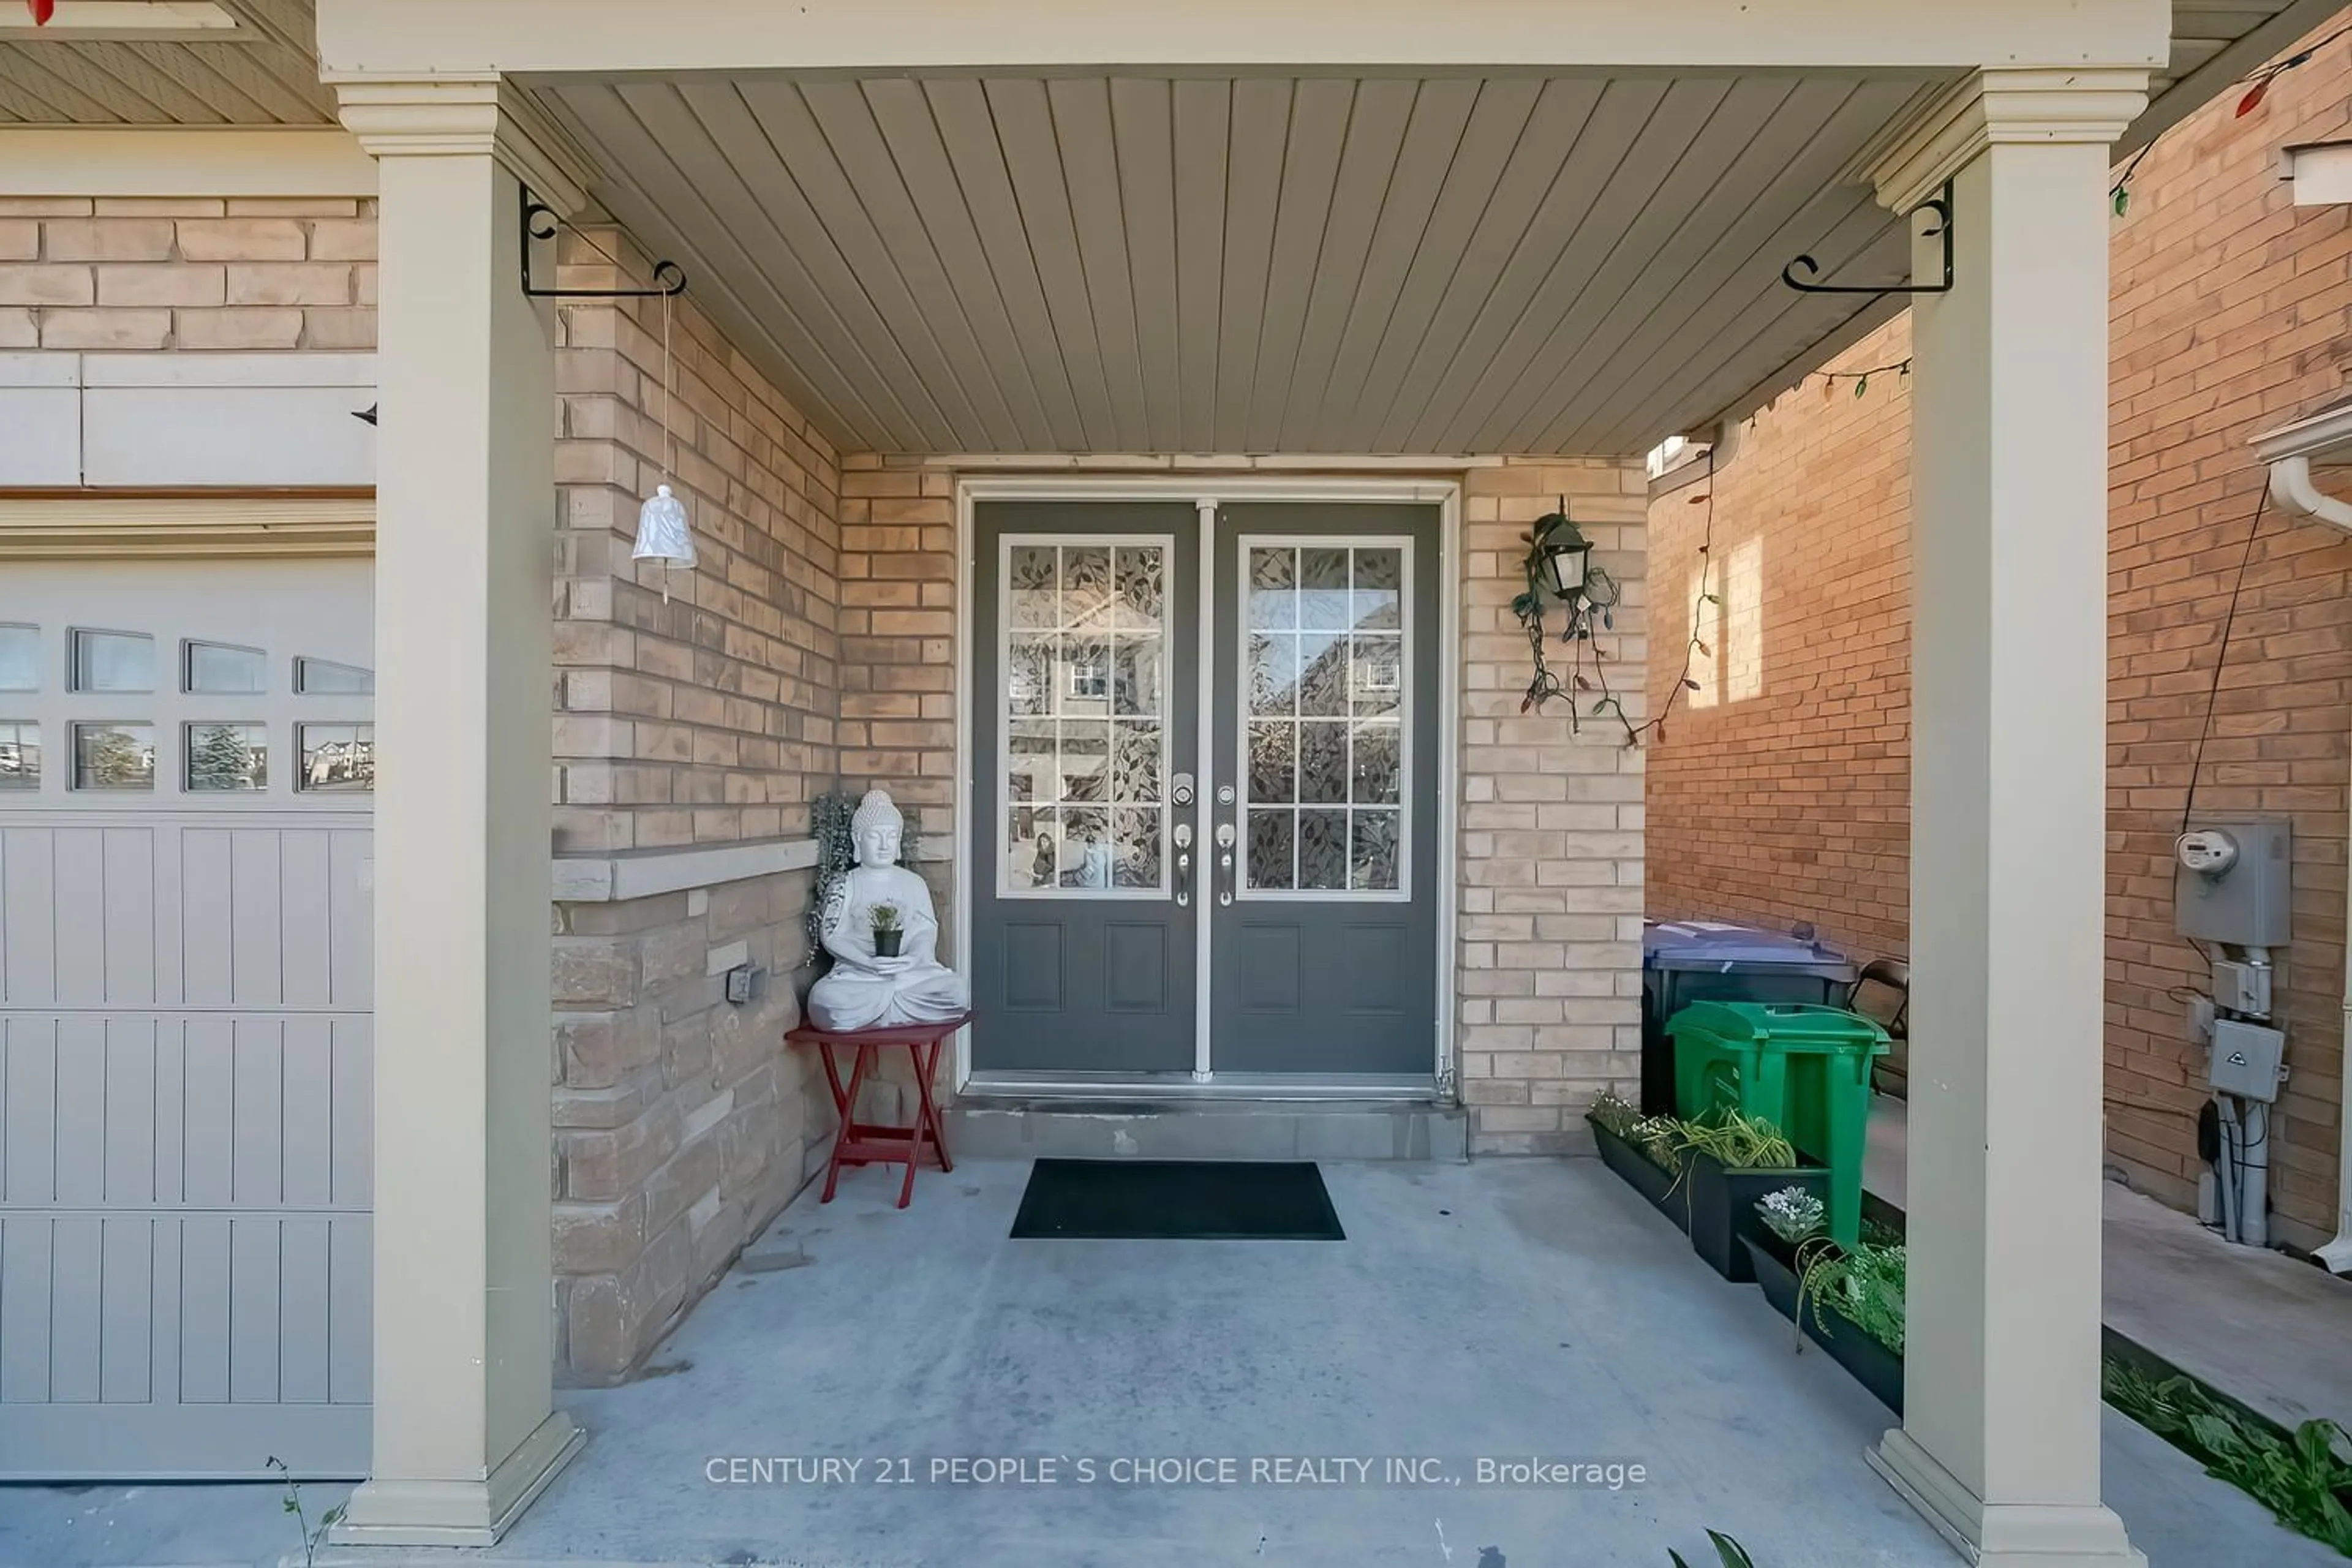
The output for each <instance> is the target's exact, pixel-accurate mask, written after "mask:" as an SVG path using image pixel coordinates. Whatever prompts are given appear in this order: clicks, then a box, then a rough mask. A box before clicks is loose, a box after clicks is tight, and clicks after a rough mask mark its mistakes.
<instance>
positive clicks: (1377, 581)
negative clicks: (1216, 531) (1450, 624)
mask: <svg viewBox="0 0 2352 1568" xmlns="http://www.w3.org/2000/svg"><path fill="white" fill-rule="evenodd" d="M1245 575H1246V578H1247V585H1246V588H1245V590H1244V592H1245V595H1246V600H1245V604H1244V613H1243V616H1242V623H1243V626H1244V628H1245V629H1244V633H1243V636H1244V646H1243V649H1242V655H1243V677H1242V681H1243V692H1244V700H1245V701H1246V703H1247V707H1248V711H1247V714H1246V715H1245V717H1244V732H1243V743H1244V749H1245V763H1244V767H1243V769H1242V774H1243V783H1244V786H1245V787H1246V789H1247V791H1248V794H1247V796H1246V801H1247V808H1248V817H1247V822H1248V829H1247V832H1246V833H1245V834H1244V864H1245V874H1244V879H1243V882H1244V887H1245V888H1246V889H1253V890H1256V891H1265V892H1281V891H1299V892H1359V893H1394V892H1397V891H1399V890H1401V889H1402V886H1403V882H1402V854H1401V850H1400V845H1401V843H1402V838H1403V834H1404V818H1403V812H1404V806H1403V769H1404V744H1405V742H1404V636H1405V631H1406V627H1405V624H1404V592H1405V582H1404V578H1405V558H1404V551H1403V549H1402V547H1399V546H1385V545H1384V546H1379V547H1371V546H1358V545H1336V544H1319V543H1304V544H1264V545H1255V546H1252V547H1251V549H1250V551H1249V554H1248V562H1247V570H1246V574H1245Z"/></svg>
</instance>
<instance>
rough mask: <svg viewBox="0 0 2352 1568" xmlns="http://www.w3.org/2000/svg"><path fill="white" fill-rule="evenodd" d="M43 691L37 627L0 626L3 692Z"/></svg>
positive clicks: (0, 679) (0, 666)
mask: <svg viewBox="0 0 2352 1568" xmlns="http://www.w3.org/2000/svg"><path fill="white" fill-rule="evenodd" d="M39 689H41V632H40V628H39V627H38V626H0V691H38V690H39Z"/></svg>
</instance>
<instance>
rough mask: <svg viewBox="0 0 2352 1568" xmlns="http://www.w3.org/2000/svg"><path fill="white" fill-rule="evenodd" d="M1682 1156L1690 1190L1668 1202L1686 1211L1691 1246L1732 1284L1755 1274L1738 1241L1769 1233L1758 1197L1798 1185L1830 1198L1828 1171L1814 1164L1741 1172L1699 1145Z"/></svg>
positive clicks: (1685, 1178) (1757, 1238) (1741, 1283)
mask: <svg viewBox="0 0 2352 1568" xmlns="http://www.w3.org/2000/svg"><path fill="white" fill-rule="evenodd" d="M1684 1158H1685V1160H1686V1161H1687V1162H1688V1163H1687V1164H1686V1165H1685V1167H1684V1176H1683V1185H1684V1186H1685V1187H1686V1188H1687V1189H1688V1190H1689V1191H1688V1195H1687V1197H1685V1194H1683V1193H1680V1192H1677V1193H1676V1194H1675V1195H1674V1197H1673V1199H1672V1200H1670V1201H1672V1202H1674V1203H1676V1204H1680V1205H1684V1206H1685V1208H1686V1209H1687V1210H1688V1214H1689V1230H1690V1238H1691V1250H1692V1251H1693V1252H1696V1253H1697V1254H1698V1255H1699V1256H1700V1257H1701V1258H1706V1263H1707V1267H1708V1268H1712V1269H1714V1270H1715V1271H1716V1272H1717V1274H1720V1275H1722V1276H1723V1277H1724V1278H1725V1279H1728V1280H1730V1281H1731V1282H1732V1283H1733V1284H1735V1285H1745V1284H1748V1283H1749V1282H1750V1281H1752V1280H1753V1279H1755V1278H1756V1268H1755V1266H1754V1265H1753V1264H1752V1263H1750V1262H1749V1261H1748V1249H1747V1248H1746V1247H1741V1246H1740V1245H1739V1244H1740V1242H1741V1241H1742V1240H1743V1239H1744V1240H1750V1241H1759V1242H1760V1241H1762V1240H1763V1239H1764V1238H1765V1237H1768V1236H1769V1235H1771V1232H1770V1231H1769V1230H1767V1229H1766V1228H1765V1226H1764V1216H1763V1215H1759V1214H1758V1213H1757V1212H1756V1201H1757V1200H1758V1199H1759V1198H1761V1197H1762V1196H1763V1195H1764V1194H1767V1193H1777V1192H1779V1191H1780V1189H1781V1188H1783V1187H1802V1188H1804V1189H1805V1191H1807V1192H1809V1193H1811V1194H1813V1195H1814V1196H1815V1197H1817V1198H1820V1199H1822V1201H1823V1202H1827V1201H1828V1199H1829V1184H1830V1173H1829V1172H1827V1171H1825V1170H1823V1169H1822V1168H1821V1167H1820V1166H1818V1165H1800V1166H1797V1167H1795V1168H1793V1169H1782V1170H1774V1171H1745V1170H1733V1169H1732V1168H1731V1167H1730V1166H1728V1165H1726V1164H1725V1163H1723V1162H1722V1161H1720V1160H1718V1159H1717V1158H1716V1157H1715V1156H1714V1155H1712V1154H1707V1153H1703V1152H1699V1151H1697V1150H1693V1151H1691V1152H1689V1153H1688V1154H1686V1155H1685V1156H1684Z"/></svg>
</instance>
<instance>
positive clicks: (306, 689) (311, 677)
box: [294, 658, 375, 697]
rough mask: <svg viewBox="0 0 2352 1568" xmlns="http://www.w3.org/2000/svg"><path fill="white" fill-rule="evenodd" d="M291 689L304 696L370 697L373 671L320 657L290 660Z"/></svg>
mask: <svg viewBox="0 0 2352 1568" xmlns="http://www.w3.org/2000/svg"><path fill="white" fill-rule="evenodd" d="M294 689H295V690H297V691H299V692H300V693H301V694H302V695H303V696H305V697H322V696H357V697H365V696H369V695H372V694H373V692H374V690H375V671H374V670H372V669H362V668H358V667H357V666H356V665H349V664H336V663H334V662H333V661H332V660H330V659H323V658H298V659H296V660H295V661H294Z"/></svg>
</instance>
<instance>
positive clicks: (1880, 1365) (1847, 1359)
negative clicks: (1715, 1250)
mask: <svg viewBox="0 0 2352 1568" xmlns="http://www.w3.org/2000/svg"><path fill="white" fill-rule="evenodd" d="M1766 1234H1767V1235H1768V1237H1769V1232H1768V1233H1766ZM1740 1248H1741V1250H1743V1251H1745V1252H1746V1253H1747V1254H1748V1264H1749V1267H1751V1268H1753V1269H1754V1270H1755V1271H1756V1282H1757V1283H1758V1284H1759V1285H1761V1286H1763V1287H1764V1299H1765V1300H1768V1301H1769V1302H1771V1303H1772V1306H1773V1309H1774V1310H1776V1311H1778V1312H1779V1313H1780V1315H1781V1316H1782V1317H1784V1318H1790V1319H1794V1320H1797V1321H1798V1326H1799V1327H1800V1328H1801V1329H1802V1330H1803V1331H1804V1335H1805V1337H1806V1338H1807V1339H1809V1340H1811V1341H1812V1342H1813V1343H1815V1344H1817V1345H1819V1346H1821V1347H1822V1349H1823V1350H1825V1351H1827V1352H1830V1359H1831V1360H1832V1361H1833V1362H1835V1363H1838V1364H1839V1365H1840V1366H1842V1367H1843V1368H1845V1369H1846V1371H1848V1372H1850V1373H1853V1376H1854V1379H1855V1381H1856V1382H1858V1383H1860V1384H1862V1385H1863V1387H1864V1388H1866V1389H1868V1390H1870V1392H1871V1393H1872V1394H1876V1395H1877V1396H1878V1402H1879V1403H1880V1404H1881V1405H1885V1406H1886V1408H1888V1409H1889V1410H1892V1411H1893V1412H1895V1415H1902V1414H1903V1358H1902V1357H1901V1356H1899V1355H1896V1354H1895V1352H1893V1351H1891V1350H1888V1349H1887V1348H1886V1347H1885V1345H1883V1344H1880V1343H1879V1342H1877V1341H1876V1340H1874V1339H1873V1338H1871V1337H1870V1335H1869V1334H1867V1333H1865V1332H1864V1331H1863V1328H1862V1325H1861V1324H1859V1323H1857V1322H1855V1321H1853V1319H1851V1318H1849V1317H1847V1316H1846V1315H1845V1314H1844V1313H1843V1312H1840V1311H1838V1310H1835V1309H1834V1308H1831V1307H1822V1308H1820V1309H1819V1310H1815V1307H1814V1303H1813V1302H1812V1301H1811V1300H1807V1301H1805V1303H1804V1310H1803V1312H1802V1314H1800V1313H1799V1311H1798V1310H1797V1308H1798V1302H1797V1271H1796V1268H1794V1267H1793V1265H1792V1264H1791V1262H1790V1259H1789V1258H1787V1257H1785V1256H1784V1255H1783V1254H1782V1253H1781V1252H1780V1237H1770V1238H1769V1241H1758V1240H1757V1239H1755V1238H1754V1237H1740Z"/></svg>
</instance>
